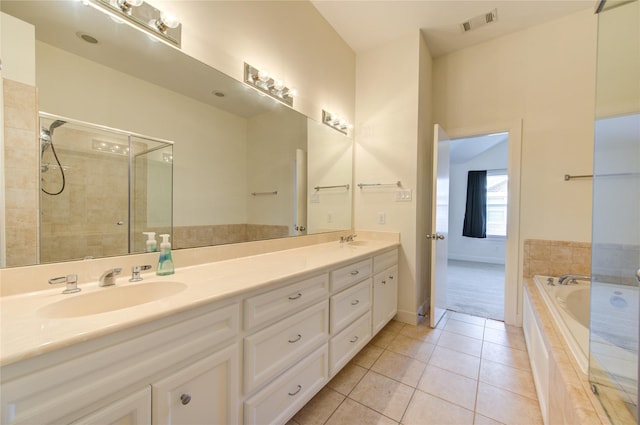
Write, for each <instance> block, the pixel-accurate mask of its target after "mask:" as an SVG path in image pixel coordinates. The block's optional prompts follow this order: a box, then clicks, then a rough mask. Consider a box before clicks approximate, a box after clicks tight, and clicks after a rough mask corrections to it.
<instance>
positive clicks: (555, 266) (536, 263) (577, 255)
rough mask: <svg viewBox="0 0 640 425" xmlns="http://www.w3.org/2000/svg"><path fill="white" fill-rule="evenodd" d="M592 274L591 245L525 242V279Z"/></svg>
mask: <svg viewBox="0 0 640 425" xmlns="http://www.w3.org/2000/svg"><path fill="white" fill-rule="evenodd" d="M567 273H574V274H583V275H590V274H591V243H589V242H570V241H548V240H540V239H527V240H525V241H524V277H525V278H527V277H533V276H535V275H543V276H562V275H563V274H567Z"/></svg>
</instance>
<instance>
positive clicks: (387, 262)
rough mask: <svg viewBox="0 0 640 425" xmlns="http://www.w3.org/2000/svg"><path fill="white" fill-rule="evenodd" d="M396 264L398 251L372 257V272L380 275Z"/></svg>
mask: <svg viewBox="0 0 640 425" xmlns="http://www.w3.org/2000/svg"><path fill="white" fill-rule="evenodd" d="M396 264H398V250H397V249H394V250H392V251H389V252H384V253H382V254H380V255H376V256H375V257H373V272H374V273H380V272H381V271H383V270H384V269H387V268H389V267H391V266H395V265H396Z"/></svg>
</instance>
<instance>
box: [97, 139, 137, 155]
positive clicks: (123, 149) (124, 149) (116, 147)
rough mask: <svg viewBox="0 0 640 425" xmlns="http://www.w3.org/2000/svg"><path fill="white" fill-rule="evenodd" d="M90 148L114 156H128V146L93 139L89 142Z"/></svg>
mask: <svg viewBox="0 0 640 425" xmlns="http://www.w3.org/2000/svg"><path fill="white" fill-rule="evenodd" d="M91 148H92V149H93V150H96V151H100V152H106V153H112V154H115V155H129V146H127V145H121V144H120V143H113V142H107V141H104V140H97V139H93V141H92V142H91Z"/></svg>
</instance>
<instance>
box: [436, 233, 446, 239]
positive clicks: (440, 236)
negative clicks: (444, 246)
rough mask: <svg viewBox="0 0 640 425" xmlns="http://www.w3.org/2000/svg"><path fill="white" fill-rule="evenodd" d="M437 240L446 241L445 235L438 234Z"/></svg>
mask: <svg viewBox="0 0 640 425" xmlns="http://www.w3.org/2000/svg"><path fill="white" fill-rule="evenodd" d="M436 238H437V239H440V240H443V239H444V235H439V234H437V233H436Z"/></svg>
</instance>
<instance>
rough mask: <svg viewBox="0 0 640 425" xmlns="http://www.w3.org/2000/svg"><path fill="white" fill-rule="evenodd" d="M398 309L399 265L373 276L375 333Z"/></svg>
mask: <svg viewBox="0 0 640 425" xmlns="http://www.w3.org/2000/svg"><path fill="white" fill-rule="evenodd" d="M397 311H398V266H394V267H391V268H389V269H387V270H385V271H384V272H382V273H378V274H377V275H375V276H374V277H373V334H374V335H375V334H376V333H378V331H380V329H382V328H383V327H384V325H386V324H387V323H388V322H389V321H390V320H391V319H393V316H395V315H396V313H397Z"/></svg>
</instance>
